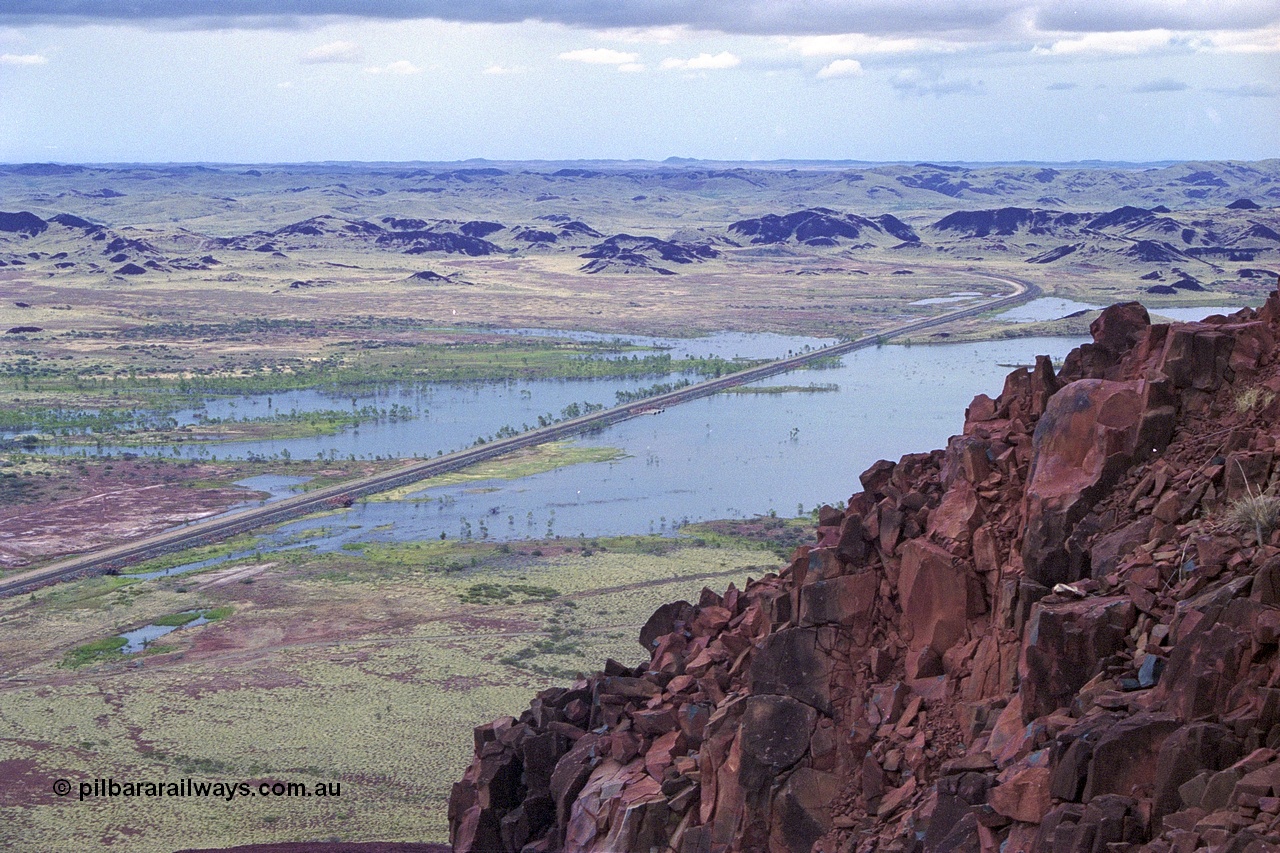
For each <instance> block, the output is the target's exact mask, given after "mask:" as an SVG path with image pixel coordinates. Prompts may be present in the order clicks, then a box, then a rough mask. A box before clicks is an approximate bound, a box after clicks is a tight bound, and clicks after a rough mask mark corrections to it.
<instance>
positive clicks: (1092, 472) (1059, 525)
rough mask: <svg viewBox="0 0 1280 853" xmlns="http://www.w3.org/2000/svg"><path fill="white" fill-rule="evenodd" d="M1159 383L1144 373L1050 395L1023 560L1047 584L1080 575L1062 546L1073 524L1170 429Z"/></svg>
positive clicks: (1038, 443)
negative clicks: (1146, 378)
mask: <svg viewBox="0 0 1280 853" xmlns="http://www.w3.org/2000/svg"><path fill="white" fill-rule="evenodd" d="M1162 392H1163V388H1162V387H1161V386H1160V385H1159V384H1154V383H1151V382H1148V381H1146V380H1143V379H1138V380H1129V381H1123V382H1119V381H1112V380H1107V379H1081V380H1080V381H1078V382H1073V383H1071V384H1070V385H1068V386H1067V387H1066V388H1063V389H1062V390H1061V391H1059V392H1058V393H1057V394H1055V395H1054V396H1053V397H1052V398H1051V399H1050V400H1049V405H1048V407H1047V408H1046V409H1045V413H1044V415H1043V416H1041V418H1040V420H1039V422H1038V423H1037V424H1036V429H1035V433H1034V434H1033V435H1032V449H1033V457H1032V462H1031V477H1030V480H1029V482H1028V483H1027V490H1026V498H1025V501H1026V503H1025V506H1026V528H1025V533H1024V535H1023V540H1022V562H1023V566H1024V568H1025V571H1026V573H1027V576H1028V577H1030V578H1031V579H1033V580H1035V581H1036V582H1038V583H1041V584H1044V585H1045V586H1053V585H1054V584H1058V583H1069V582H1071V581H1075V580H1078V578H1077V577H1074V576H1072V571H1071V561H1070V559H1069V557H1068V554H1067V550H1066V549H1065V548H1064V547H1063V543H1065V542H1066V541H1067V539H1068V537H1069V536H1070V535H1071V532H1072V530H1073V529H1074V527H1075V526H1076V524H1077V523H1078V522H1079V521H1080V520H1081V519H1082V518H1084V516H1085V515H1086V514H1087V513H1088V512H1089V510H1090V509H1092V508H1093V506H1094V504H1095V503H1096V502H1097V501H1098V500H1099V499H1100V498H1101V497H1102V496H1103V495H1104V494H1106V493H1107V491H1109V490H1110V489H1111V488H1112V487H1113V486H1114V485H1115V484H1116V483H1117V482H1118V481H1119V479H1120V478H1121V476H1122V475H1123V474H1124V473H1125V472H1126V471H1127V470H1128V469H1129V467H1130V466H1131V465H1133V464H1134V463H1135V462H1138V461H1140V460H1142V459H1145V458H1147V457H1148V456H1150V455H1152V454H1153V453H1158V452H1160V451H1161V450H1163V449H1164V448H1165V446H1166V445H1168V443H1169V439H1170V438H1171V437H1172V435H1173V426H1174V414H1175V411H1174V409H1173V407H1172V406H1167V405H1161V403H1162V402H1163V393H1162Z"/></svg>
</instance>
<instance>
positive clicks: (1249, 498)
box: [450, 294, 1280, 853]
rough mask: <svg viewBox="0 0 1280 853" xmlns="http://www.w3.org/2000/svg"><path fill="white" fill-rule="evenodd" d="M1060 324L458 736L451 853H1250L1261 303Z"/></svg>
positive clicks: (1263, 637) (1273, 346)
mask: <svg viewBox="0 0 1280 853" xmlns="http://www.w3.org/2000/svg"><path fill="white" fill-rule="evenodd" d="M1092 332H1093V339H1094V342H1093V343H1092V344H1086V345H1084V346H1082V347H1080V348H1079V349H1077V350H1075V351H1074V352H1073V353H1072V354H1071V355H1070V356H1069V357H1068V358H1067V360H1066V362H1065V363H1064V364H1063V365H1062V367H1061V369H1060V370H1058V371H1055V370H1054V368H1053V366H1052V365H1051V364H1050V363H1049V361H1048V359H1043V358H1042V359H1040V360H1039V361H1038V362H1037V364H1036V366H1035V368H1034V369H1030V370H1017V371H1015V372H1013V373H1012V374H1010V376H1009V377H1008V379H1007V380H1006V382H1005V386H1004V389H1003V390H1002V391H1001V393H1000V394H999V395H998V396H996V397H995V398H991V397H988V396H983V395H980V396H978V397H977V398H975V400H974V401H973V403H972V405H971V406H970V407H969V409H968V410H967V413H966V422H965V429H964V433H963V434H962V435H959V436H956V437H954V438H953V439H952V440H951V441H950V443H949V444H948V446H947V448H946V449H945V450H935V451H933V452H929V453H918V454H912V455H909V456H905V457H903V458H902V459H901V460H899V461H898V462H896V463H894V462H887V461H882V462H878V463H876V464H875V465H873V466H872V467H871V468H870V469H868V470H867V471H866V472H865V473H864V474H863V475H862V476H861V491H859V492H857V493H856V494H854V495H853V496H852V497H851V498H850V500H849V504H848V508H847V509H844V510H843V511H837V510H835V509H832V508H824V510H823V511H822V513H821V517H820V523H819V527H818V530H817V540H816V543H815V544H813V545H810V546H804V547H801V548H799V549H798V550H797V551H796V552H795V554H794V555H793V559H792V560H791V563H790V565H788V566H787V567H786V568H785V569H783V570H782V571H781V572H780V573H779V574H776V575H769V576H766V577H764V578H762V579H760V580H757V581H752V582H749V583H748V584H747V586H746V588H745V589H741V590H739V589H736V588H734V587H730V588H729V589H728V590H727V591H726V592H725V593H724V594H723V595H720V594H716V593H714V592H712V591H710V590H706V591H704V592H703V594H702V597H701V599H700V600H699V601H698V602H696V603H688V602H676V603H672V604H669V605H666V606H664V607H663V608H661V609H660V610H659V611H657V612H656V613H655V614H654V615H653V617H652V618H651V619H650V621H649V623H648V625H646V626H645V628H644V630H643V632H642V633H641V637H640V640H641V643H642V645H643V646H644V647H645V648H646V649H647V650H649V651H650V652H651V659H650V660H649V662H648V663H647V664H644V665H642V666H638V667H635V668H629V667H625V666H622V665H619V664H617V663H615V662H612V661H611V662H609V663H608V664H607V665H606V667H605V670H604V671H603V672H601V673H598V674H596V675H594V676H592V677H590V678H587V679H585V680H582V681H579V682H577V683H575V684H573V685H571V686H569V687H566V688H557V689H552V690H548V691H545V692H543V693H541V694H539V695H538V696H537V698H536V699H534V700H533V702H532V704H531V705H530V708H529V710H527V711H525V712H524V713H523V714H522V715H521V716H520V718H519V719H513V718H504V719H500V720H497V721H495V722H493V723H491V724H488V725H485V726H481V727H480V728H478V729H477V730H476V731H475V759H474V761H473V763H472V765H471V767H470V768H469V769H468V770H467V772H466V775H465V777H464V778H463V780H462V781H461V782H459V783H457V784H456V785H455V787H454V791H453V797H452V801H451V803H450V825H451V836H452V838H451V840H452V842H453V845H454V849H455V850H456V851H460V852H461V851H498V850H503V851H521V850H523V851H553V850H565V851H649V850H660V851H678V853H713V851H714V852H715V853H719V851H763V850H768V851H811V850H816V851H825V852H826V853H835V851H870V850H899V851H907V850H911V851H981V853H986V851H997V850H1002V851H1006V852H1007V853H1015V851H1033V850H1034V851H1052V853H1086V851H1098V853H1102V852H1103V851H1121V850H1139V849H1140V850H1148V851H1179V853H1181V851H1191V850H1194V849H1198V848H1208V849H1212V850H1221V851H1246V853H1257V851H1263V850H1273V849H1277V845H1280V752H1278V750H1280V725H1278V723H1280V654H1278V648H1277V643H1278V641H1280V530H1277V529H1276V519H1275V517H1274V516H1275V513H1276V510H1277V503H1280V501H1277V500H1273V499H1270V498H1268V497H1267V495H1270V494H1271V493H1272V492H1273V491H1274V490H1275V487H1276V485H1277V480H1280V466H1278V465H1275V464H1274V462H1275V461H1276V460H1275V457H1276V453H1277V450H1278V449H1280V448H1278V447H1277V442H1278V440H1280V350H1278V349H1277V335H1280V295H1276V294H1273V295H1272V296H1271V297H1270V299H1269V300H1268V301H1267V303H1266V304H1265V305H1264V306H1263V307H1262V308H1260V309H1259V310H1257V311H1252V310H1245V311H1242V312H1240V313H1239V314H1236V315H1234V316H1232V317H1221V316H1218V317H1212V318H1209V319H1207V320H1206V321H1205V322H1202V323H1192V324H1178V325H1173V326H1168V325H1151V324H1150V322H1149V319H1148V315H1147V312H1146V310H1145V309H1144V308H1143V307H1142V306H1141V305H1138V304H1136V303H1129V304H1124V305H1116V306H1113V307H1112V308H1110V309H1108V310H1107V311H1106V312H1104V313H1103V315H1102V316H1101V317H1100V318H1099V319H1098V320H1097V321H1096V322H1095V323H1094V325H1093V327H1092ZM1260 496H1261V497H1260Z"/></svg>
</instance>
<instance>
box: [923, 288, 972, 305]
mask: <svg viewBox="0 0 1280 853" xmlns="http://www.w3.org/2000/svg"><path fill="white" fill-rule="evenodd" d="M981 296H982V294H981V293H974V292H973V291H953V292H952V294H951V295H950V296H934V297H932V298H930V299H917V300H916V301H915V302H912V303H911V304H912V305H945V304H946V303H948V302H968V301H969V300H971V299H978V298H979V297H981Z"/></svg>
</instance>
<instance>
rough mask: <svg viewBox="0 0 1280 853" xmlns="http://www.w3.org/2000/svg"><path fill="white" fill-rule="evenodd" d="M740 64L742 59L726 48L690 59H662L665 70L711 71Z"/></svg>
mask: <svg viewBox="0 0 1280 853" xmlns="http://www.w3.org/2000/svg"><path fill="white" fill-rule="evenodd" d="M741 64H742V60H741V59H739V58H738V57H737V56H735V55H733V54H732V53H730V52H729V51H727V50H725V51H721V52H720V53H717V54H714V55H712V54H710V53H700V54H698V55H697V56H695V57H693V58H692V59H678V58H676V57H674V56H672V57H668V58H667V59H664V60H662V67H663V68H666V69H667V70H673V69H678V70H680V71H713V70H720V69H724V68H733V67H734V66H736V65H741Z"/></svg>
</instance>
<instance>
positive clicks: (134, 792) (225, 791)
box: [53, 779, 342, 802]
mask: <svg viewBox="0 0 1280 853" xmlns="http://www.w3.org/2000/svg"><path fill="white" fill-rule="evenodd" d="M73 790H76V791H78V792H79V795H80V801H81V802H83V801H85V800H92V799H100V798H109V797H156V798H159V797H209V798H211V799H218V800H225V801H226V802H231V801H232V800H235V799H245V798H250V797H340V796H342V783H341V782H316V783H314V784H312V785H308V784H307V783H305V782H258V783H254V782H205V781H201V780H197V779H182V780H180V781H178V782H154V781H152V782H147V781H137V780H129V781H127V782H117V781H116V780H115V779H94V780H92V781H85V782H79V783H77V784H76V785H75V786H73V785H72V783H71V781H70V780H67V779H58V780H56V781H55V782H54V783H53V792H54V793H55V794H57V795H58V796H59V797H65V796H67V795H68V794H70V793H71V792H72V791H73Z"/></svg>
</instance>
